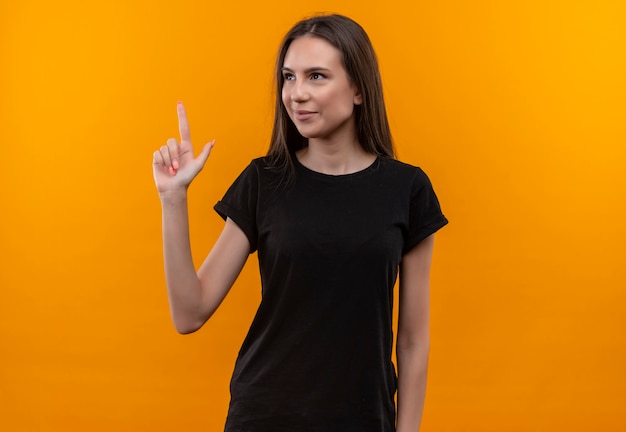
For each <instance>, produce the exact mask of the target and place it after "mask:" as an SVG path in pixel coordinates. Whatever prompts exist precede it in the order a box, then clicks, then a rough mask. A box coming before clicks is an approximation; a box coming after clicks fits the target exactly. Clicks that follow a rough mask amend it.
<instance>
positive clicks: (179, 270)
mask: <svg viewBox="0 0 626 432" xmlns="http://www.w3.org/2000/svg"><path fill="white" fill-rule="evenodd" d="M276 81H277V95H276V112H275V122H274V130H273V135H272V140H271V143H270V149H269V152H268V154H267V156H265V157H262V158H258V159H255V160H253V161H252V162H251V163H250V165H249V166H248V167H247V168H246V169H245V170H244V171H243V172H242V174H241V175H240V176H239V177H238V178H237V180H236V181H235V182H234V183H233V184H232V186H231V187H230V188H229V189H228V191H227V192H226V194H225V196H224V198H223V199H222V200H221V201H220V202H218V203H217V205H216V206H215V210H216V211H217V213H218V214H219V215H220V216H221V217H223V218H224V219H225V221H226V223H225V226H224V229H223V231H222V233H221V235H220V237H219V239H218V240H217V242H216V243H215V245H214V247H213V249H212V250H211V252H210V253H209V255H208V256H207V258H206V260H205V261H204V263H203V264H202V266H201V267H200V269H199V270H198V271H197V272H196V270H195V269H194V267H193V263H192V258H191V252H190V244H189V229H188V216H187V193H186V190H187V187H188V186H189V184H190V183H191V181H192V180H193V178H194V177H195V176H196V175H197V174H198V172H199V171H200V170H201V169H202V167H203V166H204V163H205V162H206V160H207V158H208V156H209V153H210V151H211V148H212V146H213V142H211V143H209V144H207V145H206V146H205V147H204V149H203V150H202V151H201V153H200V154H199V155H198V157H196V158H194V155H193V148H192V145H191V141H190V137H189V127H188V124H187V119H186V115H185V111H184V108H183V106H182V104H180V103H179V105H178V118H179V126H180V141H177V140H176V139H170V140H168V141H167V145H164V146H163V147H161V149H160V150H159V151H157V152H155V153H154V177H155V182H156V185H157V189H158V191H159V194H160V198H161V203H162V209H163V244H164V246H163V248H164V255H165V274H166V281H167V288H168V293H169V301H170V308H171V313H172V318H173V321H174V325H175V326H176V329H177V330H178V331H179V332H181V333H190V332H193V331H196V330H197V329H199V328H200V327H201V326H202V325H203V324H204V323H205V322H206V321H207V320H208V319H209V318H210V317H211V315H212V314H213V313H214V312H215V310H216V309H217V307H218V306H219V304H220V303H221V302H222V300H223V299H224V297H225V296H226V294H227V292H228V290H229V289H230V287H231V286H232V284H233V282H234V281H235V279H236V278H237V275H238V274H239V272H240V270H241V268H242V266H243V265H244V263H245V261H246V259H247V257H248V255H249V254H250V253H252V252H254V251H258V259H259V266H260V270H261V281H262V293H263V297H262V301H261V304H260V305H259V309H258V311H257V314H256V316H255V318H254V321H253V322H252V325H251V328H250V330H249V332H248V335H247V337H246V339H245V341H244V342H243V346H242V347H241V350H240V352H239V356H238V359H237V362H236V365H235V370H234V373H233V377H232V381H231V403H230V408H229V412H228V418H227V421H226V431H229V432H236V431H237V432H279V431H285V432H302V431H320V432H334V431H341V432H346V431H354V432H374V431H376V432H378V431H384V432H389V431H397V432H408V431H417V430H418V429H419V425H420V421H421V417H422V409H423V404H424V393H425V388H426V369H427V361H428V350H429V273H430V264H431V256H432V251H433V234H434V233H435V232H436V231H437V230H438V229H439V228H441V227H443V226H444V225H445V224H446V223H447V220H446V218H445V217H444V216H443V214H442V213H441V210H440V207H439V203H438V201H437V198H436V196H435V193H434V192H433V189H432V187H431V184H430V182H429V180H428V178H427V176H426V174H424V172H423V171H422V170H420V169H419V168H417V167H413V166H410V165H407V164H404V163H401V162H399V161H397V160H395V159H394V151H393V146H392V141H391V135H390V132H389V126H388V122H387V115H386V112H385V105H384V100H383V93H382V87H381V80H380V75H379V71H378V63H377V60H376V56H375V54H374V51H373V49H372V46H371V43H370V41H369V39H368V37H367V35H366V33H365V32H364V31H363V29H362V28H361V27H360V26H359V25H358V24H357V23H355V22H354V21H352V20H350V19H349V18H346V17H343V16H339V15H325V16H316V17H313V18H310V19H306V20H304V21H301V22H299V23H298V24H296V25H295V26H294V27H293V28H292V29H291V30H290V31H289V33H287V35H286V36H285V39H284V40H283V43H282V45H281V48H280V51H279V54H278V59H277V63H276ZM398 273H399V274H400V296H399V325H398V331H397V360H398V375H397V378H396V372H395V368H394V365H393V363H392V361H391V353H392V344H393V330H392V307H393V287H394V283H395V281H396V278H397V276H398ZM396 388H397V392H398V395H397V410H396V404H395V402H394V395H395V393H396ZM396 413H397V415H396Z"/></svg>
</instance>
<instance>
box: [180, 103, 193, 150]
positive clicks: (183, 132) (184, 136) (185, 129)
mask: <svg viewBox="0 0 626 432" xmlns="http://www.w3.org/2000/svg"><path fill="white" fill-rule="evenodd" d="M177 110H178V131H179V132H180V140H181V141H191V136H190V135H189V123H187V113H186V112H185V107H184V106H183V103H182V102H178V106H177Z"/></svg>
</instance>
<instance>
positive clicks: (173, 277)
mask: <svg viewBox="0 0 626 432" xmlns="http://www.w3.org/2000/svg"><path fill="white" fill-rule="evenodd" d="M178 121H179V129H180V138H181V139H180V143H179V142H177V141H176V140H175V139H173V138H171V139H169V140H168V141H167V145H165V146H163V147H161V149H159V150H158V151H156V152H155V153H154V161H153V173H154V180H155V183H156V186H157V190H158V191H159V197H160V198H161V208H162V221H163V258H164V264H165V280H166V284H167V291H168V297H169V304H170V311H171V315H172V320H173V321H174V326H175V328H176V330H177V331H178V332H180V333H191V332H194V331H196V330H198V329H199V328H200V327H201V326H202V325H203V324H204V323H205V322H206V321H207V320H208V319H209V318H210V317H211V315H212V314H213V313H214V312H215V310H216V309H217V307H218V306H219V305H220V303H221V302H222V300H223V299H224V297H226V294H227V293H228V291H229V289H230V287H231V286H232V284H233V283H234V281H235V279H236V278H237V276H238V275H239V273H240V271H241V269H242V268H243V265H244V264H245V262H246V259H247V257H248V254H249V251H250V244H249V242H248V239H247V237H246V235H245V234H244V233H243V231H242V230H241V229H240V228H239V227H238V226H237V225H236V224H235V223H234V222H233V221H231V220H230V219H228V220H227V221H226V225H225V226H224V229H223V230H222V233H221V234H220V237H219V238H218V240H217V242H216V243H215V245H214V246H213V249H212V250H211V252H210V253H209V255H208V256H207V258H206V259H205V261H204V263H203V264H202V266H201V267H200V269H199V270H198V272H196V270H195V268H194V265H193V260H192V256H191V244H190V240H189V216H188V212H187V188H188V187H189V184H190V183H191V181H192V180H193V179H194V178H195V176H196V175H197V174H198V173H199V172H200V170H202V168H203V167H204V164H205V163H206V160H207V159H208V157H209V154H210V152H211V148H212V147H213V142H211V143H209V144H207V145H206V146H205V147H204V148H203V150H202V152H201V153H200V154H199V155H198V157H197V158H194V157H193V147H192V145H191V140H190V137H189V125H188V124H187V118H186V114H185V109H184V107H183V105H182V104H181V103H179V104H178Z"/></svg>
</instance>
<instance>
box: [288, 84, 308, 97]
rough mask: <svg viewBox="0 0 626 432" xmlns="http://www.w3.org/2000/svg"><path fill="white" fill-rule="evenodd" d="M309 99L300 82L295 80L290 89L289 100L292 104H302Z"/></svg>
mask: <svg viewBox="0 0 626 432" xmlns="http://www.w3.org/2000/svg"><path fill="white" fill-rule="evenodd" d="M308 97H309V94H308V92H307V90H306V87H305V86H304V85H303V84H302V81H301V80H296V81H295V82H294V83H293V87H292V89H291V100H292V101H294V102H302V101H304V100H306V99H307V98H308Z"/></svg>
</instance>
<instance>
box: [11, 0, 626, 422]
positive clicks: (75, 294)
mask: <svg viewBox="0 0 626 432" xmlns="http://www.w3.org/2000/svg"><path fill="white" fill-rule="evenodd" d="M413 3H414V4H415V5H414V6H409V4H413ZM312 8H315V9H312ZM321 10H333V11H337V12H340V13H345V14H348V15H350V16H352V17H354V18H355V19H357V20H358V21H359V22H361V23H362V24H363V26H364V27H365V28H366V29H367V30H368V32H369V34H370V36H371V38H372V40H373V41H374V44H375V47H376V49H377V51H378V54H379V57H380V60H381V63H382V72H383V76H384V81H385V86H386V95H387V98H388V106H389V114H390V119H391V123H392V127H393V132H394V136H395V139H396V142H397V146H398V150H399V154H400V157H401V158H402V159H403V160H405V161H407V162H411V163H414V164H419V165H420V166H422V167H423V168H424V169H425V170H426V171H427V172H428V173H429V175H430V176H431V179H432V180H433V182H434V184H435V187H436V190H437V192H438V194H439V196H440V199H441V202H442V205H443V208H444V210H445V212H446V215H447V216H448V217H449V219H450V220H451V224H450V225H449V226H448V227H446V228H445V229H444V230H443V231H442V232H441V233H440V234H439V235H438V239H437V247H436V256H435V262H434V267H433V288H432V289H433V295H432V309H433V317H432V327H433V330H432V338H433V344H432V355H431V369H430V375H429V389H428V399H427V403H426V412H425V420H424V427H423V429H422V430H423V431H426V432H428V431H432V432H435V431H476V432H489V431H498V432H501V431H520V432H521V431H546V432H548V431H550V432H551V431H568V432H575V431H603V432H613V431H615V432H617V431H624V430H626V408H625V407H626V368H625V365H626V336H625V335H626V314H625V313H624V305H626V290H625V288H626V272H625V270H624V268H625V267H624V265H623V261H624V242H625V241H626V235H625V234H626V232H625V228H624V221H625V220H626V196H625V195H626V193H625V191H626V126H625V124H626V121H625V120H624V119H625V118H626V105H625V104H624V101H625V100H626V83H625V80H624V78H625V77H626V55H625V53H624V47H625V46H626V30H625V29H626V26H625V25H624V22H625V20H626V6H625V5H624V3H623V2H618V1H594V2H586V1H544V0H532V1H525V2H506V1H500V2H497V1H496V2H493V1H486V0H476V1H473V2H465V1H440V2H437V1H429V2H427V1H419V2H409V1H403V2H393V1H392V2H380V1H362V0H351V1H342V2H340V1H334V2H331V1H325V0H321V1H318V2H314V3H310V2H300V3H285V2H283V1H281V2H278V1H266V2H249V4H248V5H242V3H241V2H206V1H205V2H200V1H197V2H193V1H177V2H172V1H167V2H166V1H134V2H126V1H113V2H98V3H94V2H82V1H78V0H76V1H64V0H60V1H58V2H46V1H36V0H24V1H20V2H17V1H8V0H7V1H2V2H0V64H1V67H0V121H1V126H0V144H1V148H2V150H1V155H2V161H3V163H2V169H1V170H0V185H1V189H0V190H1V202H2V204H1V208H2V213H1V216H0V217H1V218H2V219H1V222H2V223H0V254H1V255H0V429H1V430H2V431H5V430H6V431H87V430H88V431H113V430H114V431H173V430H183V429H184V430H188V431H200V430H203V431H207V430H208V431H218V430H220V427H221V426H222V425H223V421H224V417H225V411H226V408H227V403H228V381H229V379H230V373H231V370H232V365H233V361H234V359H235V356H236V353H237V350H238V348H239V345H240V343H241V340H242V338H243V336H244V334H245V332H246V329H247V325H248V324H249V322H250V320H251V318H252V314H253V312H254V309H255V305H256V302H258V299H259V287H258V270H257V268H256V262H255V257H253V259H251V260H250V262H249V265H248V266H247V267H246V269H245V270H244V274H243V275H242V277H241V279H240V280H239V281H238V282H237V284H236V286H235V287H234V289H233V291H232V292H231V294H230V295H229V297H228V298H227V300H226V302H225V304H224V305H223V306H222V308H221V309H220V310H219V312H218V313H217V315H216V316H215V317H214V318H213V319H212V321H211V322H210V323H209V324H208V325H207V326H206V327H205V328H203V329H202V330H201V331H200V332H199V333H197V334H194V335H192V336H187V337H183V336H179V335H177V334H176V333H175V331H174V329H173V326H172V325H171V323H170V319H169V312H168V306H167V300H166V295H165V287H164V282H163V276H162V261H161V250H160V241H161V239H160V210H159V208H160V207H159V201H158V198H157V194H156V192H155V189H154V186H153V182H152V178H151V157H152V156H151V155H152V151H153V150H154V149H156V148H158V147H159V146H160V145H161V144H163V143H164V142H165V140H166V139H167V138H168V137H170V136H173V135H175V134H176V132H177V128H176V111H175V103H176V101H177V100H179V99H181V100H183V101H185V103H186V106H187V111H188V113H189V117H190V122H191V125H192V132H193V136H194V137H195V140H196V144H197V145H198V146H199V145H200V144H203V143H204V142H206V141H208V140H209V139H211V138H214V137H215V138H217V145H216V148H215V149H214V153H213V155H212V156H211V159H210V161H209V163H208V165H207V168H206V170H205V172H204V173H203V174H202V175H201V176H200V177H199V178H198V180H197V182H196V183H195V184H194V186H193V187H192V189H191V192H190V193H191V225H192V237H193V248H194V253H195V257H196V260H197V262H198V263H199V262H200V261H201V259H202V258H203V256H204V255H205V254H206V253H207V251H208V250H209V248H210V246H211V244H212V242H213V241H214V240H215V238H216V236H217V234H218V232H219V230H220V228H221V225H222V223H221V221H220V219H219V218H218V217H217V216H216V215H215V214H214V213H213V211H212V205H213V204H214V203H215V202H216V201H217V200H218V199H219V198H220V197H221V195H222V194H223V193H224V191H225V190H226V187H227V186H228V185H229V184H230V183H231V181H232V180H233V179H234V177H235V176H236V175H237V174H238V173H239V172H240V171H241V169H243V167H244V166H245V165H246V164H247V162H248V161H249V160H250V159H251V158H252V157H256V156H259V155H261V154H263V152H264V151H265V149H266V144H267V139H268V136H269V125H270V121H271V106H272V102H271V95H272V93H271V90H270V81H271V68H272V62H273V59H274V55H275V51H276V48H277V46H278V43H279V41H280V38H281V36H282V34H283V33H284V32H285V31H286V30H287V29H288V28H289V26H290V25H292V24H293V23H294V22H295V21H296V20H297V19H299V18H301V17H302V16H305V15H307V14H310V13H312V12H315V11H321Z"/></svg>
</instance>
